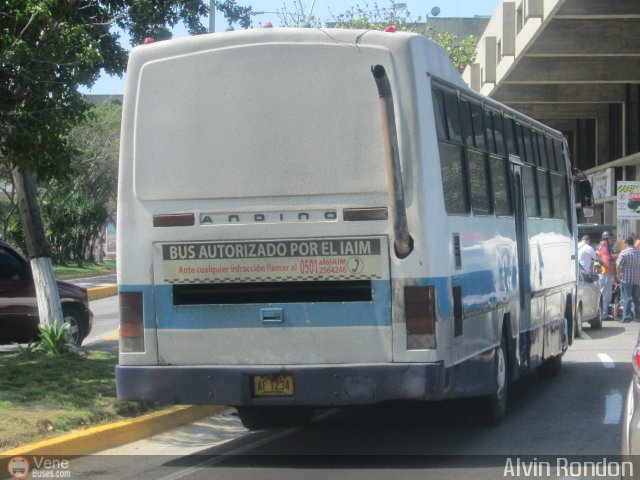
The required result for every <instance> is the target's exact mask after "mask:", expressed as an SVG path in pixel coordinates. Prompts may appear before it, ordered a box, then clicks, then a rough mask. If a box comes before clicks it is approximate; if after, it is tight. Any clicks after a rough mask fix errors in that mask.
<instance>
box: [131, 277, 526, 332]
mask: <svg viewBox="0 0 640 480" xmlns="http://www.w3.org/2000/svg"><path fill="white" fill-rule="evenodd" d="M516 278H517V277H516V272H515V269H511V272H510V273H509V272H507V271H502V272H500V273H498V274H496V272H494V271H493V270H483V271H478V272H470V273H466V274H460V275H454V276H452V277H432V278H422V279H417V280H416V281H415V284H417V285H434V286H435V287H436V295H437V302H438V305H437V307H438V312H439V314H440V317H442V318H447V317H450V316H451V315H453V305H452V304H451V300H450V298H451V297H450V292H451V285H459V286H461V287H462V294H463V311H464V313H465V314H466V315H473V314H475V313H481V312H483V311H487V310H491V309H493V308H496V307H497V306H498V305H500V304H502V303H504V302H505V301H508V300H510V299H512V298H513V297H514V296H515V295H516V291H515V289H514V288H515V286H516V285H517V281H516ZM372 286H373V300H372V302H344V303H286V304H277V303H274V304H244V305H187V306H174V305H173V294H172V288H173V287H172V285H168V284H167V285H157V286H150V285H120V286H119V290H120V291H122V292H125V291H136V292H142V293H143V299H144V326H145V328H156V327H157V328H161V329H165V328H166V329H182V328H186V329H205V328H252V327H263V328H269V327H274V326H276V327H340V326H344V327H380V326H390V325H391V293H390V286H389V281H388V280H374V281H373V282H372ZM154 293H155V296H156V298H155V299H154ZM267 307H268V308H282V309H283V312H284V317H285V318H284V322H282V323H277V322H276V323H273V324H267V323H263V322H261V321H260V309H262V308H267ZM156 309H157V317H158V323H157V324H156V321H155V320H154V319H155V318H156Z"/></svg>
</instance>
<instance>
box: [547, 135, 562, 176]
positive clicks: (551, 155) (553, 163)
mask: <svg viewBox="0 0 640 480" xmlns="http://www.w3.org/2000/svg"><path fill="white" fill-rule="evenodd" d="M544 145H545V147H546V149H547V159H548V160H549V168H550V169H551V170H555V171H556V172H557V171H558V164H559V163H561V162H560V161H558V159H557V158H556V156H555V152H554V150H553V140H551V139H550V138H549V137H545V138H544Z"/></svg>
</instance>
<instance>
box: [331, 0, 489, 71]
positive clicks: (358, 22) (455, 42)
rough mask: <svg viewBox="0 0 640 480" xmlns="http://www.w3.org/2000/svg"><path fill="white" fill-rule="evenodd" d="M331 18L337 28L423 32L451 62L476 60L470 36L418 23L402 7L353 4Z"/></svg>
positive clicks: (397, 5)
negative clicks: (353, 5) (460, 35)
mask: <svg viewBox="0 0 640 480" xmlns="http://www.w3.org/2000/svg"><path fill="white" fill-rule="evenodd" d="M331 16H332V19H331V21H332V22H334V23H335V24H336V27H337V28H355V29H363V30H384V28H385V27H386V26H389V25H391V26H393V27H394V28H395V29H396V30H397V31H401V32H414V33H419V34H421V35H424V36H425V37H427V38H428V39H429V40H431V41H433V42H435V43H437V44H439V45H440V46H442V47H443V48H444V49H445V51H446V52H447V54H448V55H449V58H451V61H452V62H453V64H454V65H455V66H456V67H457V68H458V69H461V68H464V66H465V65H471V64H473V63H474V62H475V60H476V44H477V40H476V38H475V37H474V36H473V35H470V36H468V37H466V38H464V39H460V38H459V37H458V36H457V35H454V34H452V33H447V32H441V33H438V32H436V31H435V30H434V29H433V28H431V27H429V23H428V22H427V23H426V27H425V25H424V24H422V25H420V22H421V21H422V18H421V17H417V18H413V17H412V15H411V12H409V11H408V10H407V9H406V7H402V6H399V4H395V3H392V4H391V5H390V6H389V7H381V6H379V5H378V4H377V3H374V4H373V7H371V8H370V6H369V5H368V4H364V5H363V6H360V5H356V6H355V7H351V8H350V9H348V10H346V11H344V12H343V13H340V14H338V15H333V14H332V15H331Z"/></svg>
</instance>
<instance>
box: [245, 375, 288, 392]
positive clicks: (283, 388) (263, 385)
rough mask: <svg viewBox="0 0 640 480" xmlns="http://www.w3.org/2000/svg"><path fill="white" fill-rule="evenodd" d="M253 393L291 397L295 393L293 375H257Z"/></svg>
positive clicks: (254, 379) (254, 378)
mask: <svg viewBox="0 0 640 480" xmlns="http://www.w3.org/2000/svg"><path fill="white" fill-rule="evenodd" d="M253 394H254V395H255V396H256V397H290V396H292V395H293V375H277V376H275V377H271V376H269V375H255V376H254V377H253Z"/></svg>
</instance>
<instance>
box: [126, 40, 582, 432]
mask: <svg viewBox="0 0 640 480" xmlns="http://www.w3.org/2000/svg"><path fill="white" fill-rule="evenodd" d="M573 180H574V178H573V175H572V172H571V169H570V164H569V160H568V155H567V147H566V145H565V143H564V141H563V137H562V135H561V134H560V133H559V132H557V131H554V130H551V129H549V128H547V127H545V126H544V125H542V124H540V123H538V122H536V121H534V120H532V119H530V118H527V117H525V116H523V115H521V114H519V113H517V112H515V111H513V110H511V109H510V108H508V107H505V106H504V105H501V104H499V103H497V102H495V101H492V100H490V99H488V98H485V97H483V96H480V95H478V94H476V93H474V92H472V91H471V90H469V89H468V88H467V87H466V86H465V84H464V83H463V82H462V80H461V78H460V76H459V74H458V72H457V71H456V69H455V68H454V66H453V65H452V64H451V62H450V61H449V58H448V57H447V56H446V54H445V53H444V51H443V50H442V49H441V48H440V47H439V46H437V45H435V44H433V43H431V42H429V41H428V40H426V39H425V38H424V37H422V36H420V35H416V34H408V33H390V32H375V31H357V30H331V29H284V28H283V29H260V30H250V31H242V32H228V33H222V34H212V35H203V36H198V37H192V38H187V39H179V40H172V41H164V42H158V43H155V44H151V45H144V46H140V47H137V48H135V49H134V50H133V51H132V53H131V57H130V60H129V67H128V73H127V86H126V93H125V99H124V112H123V124H122V142H121V153H120V174H119V194H118V249H119V251H118V284H119V295H120V305H121V326H120V333H121V340H120V359H119V365H118V367H117V369H116V376H117V389H118V396H119V398H121V399H131V400H156V401H160V402H164V403H177V404H223V405H232V406H235V407H237V409H238V412H239V415H240V418H241V420H242V421H243V423H244V424H245V425H246V426H247V427H249V428H263V427H266V426H270V425H278V424H291V423H296V422H302V421H306V420H309V419H310V417H311V415H312V412H313V408H314V407H326V406H345V405H362V404H371V403H377V402H382V401H386V400H395V399H412V400H441V399H448V398H456V397H457V398H459V397H480V398H479V400H478V406H479V411H480V412H481V413H483V414H484V415H485V417H486V418H487V419H488V420H489V421H491V422H497V421H499V420H500V419H501V418H502V416H503V415H504V412H505V408H506V399H507V390H508V384H509V382H510V381H512V380H514V379H516V378H518V377H519V376H521V375H523V374H526V373H527V372H530V371H534V370H536V369H538V371H541V372H542V373H544V374H550V375H553V374H556V373H557V372H558V370H559V368H560V366H561V359H562V354H563V352H564V351H565V349H566V348H567V346H568V344H569V343H570V342H571V336H572V335H571V332H572V331H573V318H574V310H575V295H576V284H575V280H576V272H577V263H576V259H575V250H576V239H575V235H576V234H575V231H576V229H575V223H576V221H575V217H576V214H575V208H574V205H575V204H574V193H573V190H574V189H573ZM584 192H585V194H588V193H589V186H588V183H587V185H585V186H584Z"/></svg>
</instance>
